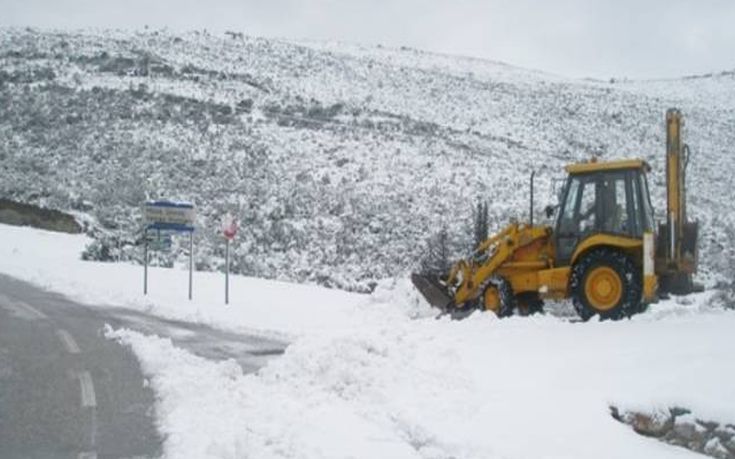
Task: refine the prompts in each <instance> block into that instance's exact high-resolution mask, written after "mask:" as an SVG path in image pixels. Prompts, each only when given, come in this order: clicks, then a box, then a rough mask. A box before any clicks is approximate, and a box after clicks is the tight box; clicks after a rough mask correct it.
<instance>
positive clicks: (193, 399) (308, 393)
mask: <svg viewBox="0 0 735 459" xmlns="http://www.w3.org/2000/svg"><path fill="white" fill-rule="evenodd" d="M734 326H735V314H732V313H726V312H720V313H714V312H710V313H707V314H703V315H698V316H693V315H692V316H686V317H682V316H679V317H672V318H669V319H667V320H665V321H662V320H650V319H647V320H633V321H626V322H620V323H594V322H591V323H584V324H582V323H569V322H563V321H560V320H558V319H555V318H553V317H541V318H534V319H521V318H517V319H508V320H502V321H501V320H497V319H495V318H494V317H493V316H490V315H486V314H485V315H481V314H477V315H474V316H472V317H471V318H469V319H468V320H465V321H462V322H452V321H449V320H434V319H419V320H414V321H410V320H405V321H401V322H395V321H394V322H392V323H385V324H384V326H382V327H379V328H369V327H366V328H364V329H362V330H360V331H356V330H350V331H349V332H340V331H333V332H331V333H328V334H319V335H310V336H307V337H303V338H302V339H300V340H298V341H297V342H295V343H294V344H292V345H291V346H290V347H289V348H288V349H287V351H286V354H285V355H284V356H283V357H282V358H280V359H277V360H273V361H271V362H270V363H269V364H268V365H267V366H266V367H265V368H263V369H261V370H260V371H259V372H258V373H257V374H250V375H243V374H242V372H241V370H240V369H239V368H238V367H237V366H236V364H234V363H233V362H229V363H227V362H226V363H213V362H208V361H206V360H204V359H201V358H198V357H195V356H192V355H190V354H188V353H186V352H185V351H182V350H180V349H176V348H175V347H173V346H172V344H171V343H170V341H168V340H162V339H159V338H155V337H145V336H142V335H140V334H138V333H136V332H132V331H127V330H118V331H115V332H110V333H109V334H108V336H110V337H114V338H116V339H118V340H120V341H121V342H123V343H125V344H127V345H130V346H131V347H132V348H133V350H134V351H135V353H136V354H137V355H138V356H139V358H140V359H141V361H142V363H143V367H144V371H145V372H146V374H148V375H150V377H151V381H152V384H153V388H154V389H155V390H156V392H157V393H158V394H159V397H160V409H159V416H160V426H161V429H162V432H163V433H164V434H165V435H166V436H167V441H166V444H165V452H166V456H167V457H279V458H280V457H286V458H291V457H293V458H296V457H298V458H323V457H355V458H361V457H365V458H372V457H399V458H412V457H417V458H439V457H442V458H444V457H460V458H494V457H504V458H522V457H564V458H574V457H579V458H588V457H610V458H613V457H615V458H619V457H647V458H658V457H660V458H664V457H665V458H670V457H694V455H693V454H692V453H689V452H687V451H686V450H683V449H677V448H672V447H670V446H668V445H665V444H662V443H659V442H657V441H656V440H653V439H647V438H643V437H640V436H639V435H637V434H635V433H634V432H633V431H632V430H630V429H629V428H627V427H626V426H624V425H622V424H620V423H618V422H617V421H615V420H613V419H612V417H611V416H610V414H609V406H610V405H611V404H615V405H619V406H625V407H641V408H646V409H655V408H664V409H666V408H668V407H670V406H686V407H688V408H691V409H693V410H694V411H695V412H697V413H698V414H700V415H702V416H705V417H708V418H711V419H717V420H723V421H727V422H732V420H733V419H735V387H733V386H732V384H730V381H732V378H733V377H735V365H734V364H733V363H732V358H731V357H732V350H731V348H732V346H733V344H735V339H734V338H733V335H732V329H733V327H734Z"/></svg>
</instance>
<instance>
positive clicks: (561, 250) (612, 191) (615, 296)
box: [412, 109, 698, 320]
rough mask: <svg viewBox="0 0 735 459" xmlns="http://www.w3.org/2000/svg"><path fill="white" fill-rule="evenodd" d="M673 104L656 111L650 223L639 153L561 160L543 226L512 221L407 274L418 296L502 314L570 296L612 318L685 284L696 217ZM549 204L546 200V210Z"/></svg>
mask: <svg viewBox="0 0 735 459" xmlns="http://www.w3.org/2000/svg"><path fill="white" fill-rule="evenodd" d="M682 125H683V120H682V116H681V113H680V112H679V110H676V109H670V110H668V111H667V113H666V187H667V212H666V222H665V223H663V224H661V225H659V226H658V229H657V228H656V226H655V222H654V214H653V208H652V206H651V200H650V196H649V193H648V181H647V179H646V173H647V172H650V166H649V165H648V164H647V163H646V162H645V161H643V160H640V159H628V160H621V161H609V162H598V161H595V160H592V161H590V162H585V163H577V164H571V165H568V166H567V167H566V171H567V173H568V177H567V179H566V182H565V185H564V187H563V190H562V193H561V195H560V202H559V205H558V211H557V212H556V214H557V215H556V222H555V224H554V225H553V226H540V225H534V224H533V174H532V177H531V215H530V218H529V220H530V221H529V223H527V224H523V223H513V224H510V225H508V226H507V227H506V228H505V229H503V230H502V231H500V232H499V233H497V234H495V235H493V236H491V237H489V238H488V239H486V240H485V241H483V242H482V243H481V244H480V245H479V246H478V247H477V248H476V250H475V251H474V252H473V253H472V255H471V256H469V257H468V258H466V259H463V260H460V261H458V262H457V263H455V264H454V265H453V266H452V268H451V270H450V271H449V272H448V273H445V274H444V275H442V276H439V277H438V278H437V277H432V276H427V275H423V274H414V275H412V280H413V283H414V285H415V286H416V288H417V289H418V290H419V291H420V292H421V293H422V294H423V295H424V297H425V298H426V299H427V301H428V302H429V303H430V304H432V305H433V306H436V307H438V308H441V309H442V310H444V311H447V312H453V313H461V312H467V311H472V310H475V309H477V308H479V309H482V310H488V311H493V312H495V313H496V314H497V315H499V316H501V317H503V316H508V315H511V314H514V313H516V312H517V313H520V314H528V313H533V312H535V311H537V310H539V309H540V308H541V306H542V304H543V303H542V301H543V300H544V299H549V298H553V299H564V298H571V299H572V301H573V303H574V307H575V309H576V311H577V313H578V314H579V316H580V317H581V318H582V319H583V320H587V319H589V318H590V317H592V316H594V315H599V316H600V317H601V318H603V319H619V318H622V317H627V316H630V315H632V314H635V313H636V312H639V311H640V310H641V309H642V308H644V307H645V305H647V304H649V303H651V302H654V301H656V300H657V298H658V296H659V294H661V293H665V292H671V293H676V294H685V293H690V292H692V291H694V290H695V289H696V288H697V287H695V285H694V283H693V282H692V274H693V273H694V272H696V269H697V262H698V260H697V257H698V254H697V226H698V225H697V222H689V221H688V220H687V216H686V199H685V197H686V176H685V171H686V166H687V164H688V161H689V149H688V147H687V146H686V145H684V144H683V143H682V141H681V128H682ZM555 210H556V209H555V208H554V207H547V209H546V211H547V215H548V216H549V217H551V216H552V215H553V214H554V211H555Z"/></svg>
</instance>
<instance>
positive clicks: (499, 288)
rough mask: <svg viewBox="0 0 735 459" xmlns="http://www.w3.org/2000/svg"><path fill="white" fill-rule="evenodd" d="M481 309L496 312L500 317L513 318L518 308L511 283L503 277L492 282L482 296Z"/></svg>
mask: <svg viewBox="0 0 735 459" xmlns="http://www.w3.org/2000/svg"><path fill="white" fill-rule="evenodd" d="M480 307H481V308H482V309H484V310H485V311H492V312H494V313H495V314H497V316H498V317H508V316H512V315H513V310H514V309H515V308H516V299H515V296H514V295H513V288H512V287H511V286H510V282H508V281H507V280H505V279H503V278H502V277H495V278H493V279H492V280H490V283H489V284H488V286H487V287H485V291H484V292H483V294H482V298H481V302H480Z"/></svg>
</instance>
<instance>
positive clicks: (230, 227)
mask: <svg viewBox="0 0 735 459" xmlns="http://www.w3.org/2000/svg"><path fill="white" fill-rule="evenodd" d="M222 234H223V235H224V236H225V304H230V241H231V240H232V239H234V238H235V235H236V234H237V221H236V220H235V218H234V217H233V216H232V215H230V214H227V215H225V217H224V218H223V219H222Z"/></svg>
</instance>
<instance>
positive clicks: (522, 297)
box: [516, 292, 544, 316]
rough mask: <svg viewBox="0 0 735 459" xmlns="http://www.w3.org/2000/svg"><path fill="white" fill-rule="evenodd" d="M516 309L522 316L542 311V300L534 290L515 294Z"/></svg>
mask: <svg viewBox="0 0 735 459" xmlns="http://www.w3.org/2000/svg"><path fill="white" fill-rule="evenodd" d="M516 310H517V311H518V313H519V314H520V315H522V316H530V315H533V314H538V313H542V312H544V301H543V300H542V299H541V298H540V297H539V294H538V293H536V292H523V293H519V294H518V295H516Z"/></svg>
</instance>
